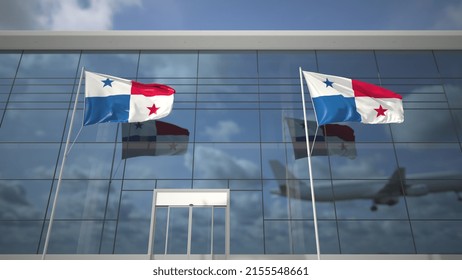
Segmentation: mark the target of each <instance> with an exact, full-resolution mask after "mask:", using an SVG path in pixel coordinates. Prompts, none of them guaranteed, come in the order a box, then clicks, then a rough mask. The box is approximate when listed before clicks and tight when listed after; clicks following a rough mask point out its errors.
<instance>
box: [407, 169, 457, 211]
mask: <svg viewBox="0 0 462 280" xmlns="http://www.w3.org/2000/svg"><path fill="white" fill-rule="evenodd" d="M426 177H428V178H427V179H421V180H415V179H412V180H406V200H407V205H408V209H409V216H410V218H411V219H461V218H462V203H461V200H462V197H461V191H462V180H451V179H450V178H451V176H450V174H446V175H444V174H441V175H440V176H439V177H440V178H439V179H438V178H437V176H436V174H433V175H432V174H431V173H428V174H426Z"/></svg>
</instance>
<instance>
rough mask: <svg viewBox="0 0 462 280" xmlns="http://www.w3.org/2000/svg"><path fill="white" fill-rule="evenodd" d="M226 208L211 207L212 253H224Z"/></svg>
mask: <svg viewBox="0 0 462 280" xmlns="http://www.w3.org/2000/svg"><path fill="white" fill-rule="evenodd" d="M225 222H226V208H224V207H215V208H214V209H213V254H225V247H226V227H225Z"/></svg>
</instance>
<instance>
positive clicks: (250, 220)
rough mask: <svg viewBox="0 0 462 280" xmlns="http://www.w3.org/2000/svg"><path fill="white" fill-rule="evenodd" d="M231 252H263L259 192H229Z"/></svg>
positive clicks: (261, 213) (260, 198) (261, 209)
mask: <svg viewBox="0 0 462 280" xmlns="http://www.w3.org/2000/svg"><path fill="white" fill-rule="evenodd" d="M230 203H231V205H230V211H231V214H230V215H231V220H230V222H231V230H230V233H231V246H230V249H231V254H263V253H264V244H263V242H264V241H263V207H262V197H261V192H258V191H232V192H231V202H230Z"/></svg>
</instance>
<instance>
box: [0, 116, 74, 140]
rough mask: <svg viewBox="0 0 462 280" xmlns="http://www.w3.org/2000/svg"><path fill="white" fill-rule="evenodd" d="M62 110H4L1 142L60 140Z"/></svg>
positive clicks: (61, 135)
mask: <svg viewBox="0 0 462 280" xmlns="http://www.w3.org/2000/svg"><path fill="white" fill-rule="evenodd" d="M66 113H67V111H64V110H47V111H45V110H6V112H5V118H4V119H3V123H2V128H1V129H0V141H1V142H10V141H16V142H60V141H61V139H62V137H63V128H64V121H65V119H66Z"/></svg>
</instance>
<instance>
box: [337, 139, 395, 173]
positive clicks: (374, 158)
mask: <svg viewBox="0 0 462 280" xmlns="http://www.w3.org/2000/svg"><path fill="white" fill-rule="evenodd" d="M356 151H357V155H356V158H355V159H350V158H346V157H330V159H331V165H332V177H333V178H335V179H388V178H389V177H390V176H391V175H392V174H393V172H394V171H395V170H396V168H397V165H396V158H395V155H394V149H393V145H392V144H378V143H377V144H362V143H356Z"/></svg>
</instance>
